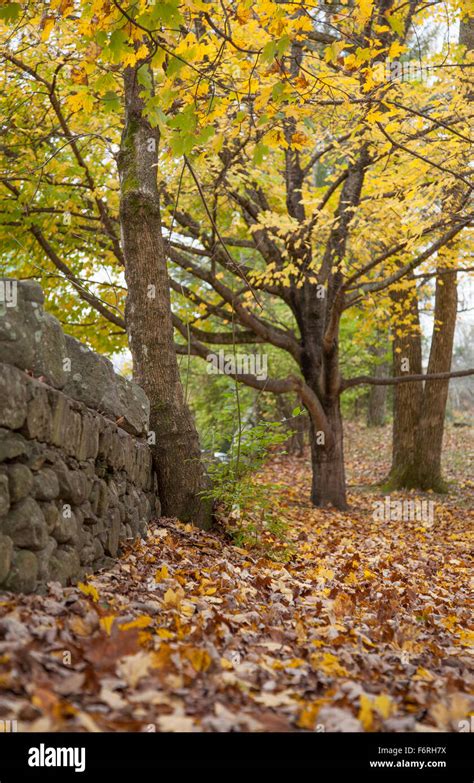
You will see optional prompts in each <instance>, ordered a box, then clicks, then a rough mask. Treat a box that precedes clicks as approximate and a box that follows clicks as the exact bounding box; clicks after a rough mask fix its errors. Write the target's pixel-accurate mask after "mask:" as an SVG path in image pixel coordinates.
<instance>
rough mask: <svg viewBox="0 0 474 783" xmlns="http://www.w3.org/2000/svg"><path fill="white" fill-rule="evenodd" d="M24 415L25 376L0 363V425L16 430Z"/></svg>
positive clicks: (14, 368)
mask: <svg viewBox="0 0 474 783" xmlns="http://www.w3.org/2000/svg"><path fill="white" fill-rule="evenodd" d="M0 321H1V319H0ZM0 342H1V341H0ZM25 417H26V376H25V374H24V373H23V372H21V371H20V370H18V369H17V368H16V367H12V366H11V365H9V364H0V427H8V428H9V429H11V430H17V429H19V428H20V427H21V426H22V424H23V422H24V421H25Z"/></svg>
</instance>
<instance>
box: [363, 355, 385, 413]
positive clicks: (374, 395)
mask: <svg viewBox="0 0 474 783" xmlns="http://www.w3.org/2000/svg"><path fill="white" fill-rule="evenodd" d="M372 353H373V355H374V358H375V359H376V361H375V364H374V367H373V372H372V375H373V377H374V378H383V377H384V376H386V375H388V365H387V362H385V361H383V357H384V356H385V353H386V347H385V345H383V344H382V345H377V346H374V348H373V350H372ZM387 392H388V387H387V386H375V385H374V386H371V387H370V389H369V398H368V401H367V426H368V427H383V425H384V424H385V417H386V412H387Z"/></svg>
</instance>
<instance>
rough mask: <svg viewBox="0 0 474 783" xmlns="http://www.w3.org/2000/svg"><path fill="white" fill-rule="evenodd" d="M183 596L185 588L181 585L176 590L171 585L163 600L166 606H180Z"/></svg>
mask: <svg viewBox="0 0 474 783" xmlns="http://www.w3.org/2000/svg"><path fill="white" fill-rule="evenodd" d="M183 598H184V590H183V589H182V588H181V587H179V588H178V589H177V591H176V592H175V591H174V590H173V589H172V588H171V587H170V588H168V590H167V591H166V593H165V594H164V596H163V602H164V604H165V606H175V607H178V606H179V605H180V603H181V601H182V600H183Z"/></svg>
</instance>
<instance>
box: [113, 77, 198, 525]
mask: <svg viewBox="0 0 474 783" xmlns="http://www.w3.org/2000/svg"><path fill="white" fill-rule="evenodd" d="M124 83H125V101H126V122H125V128H124V130H123V134H122V141H121V148H120V154H119V159H118V168H119V174H120V223H121V231H122V243H123V251H124V256H125V277H126V281H127V289H128V295H127V304H126V322H127V333H128V336H129V341H130V349H131V352H132V356H133V366H134V377H135V379H136V381H137V382H138V383H139V384H140V385H141V386H142V387H143V389H144V390H145V392H146V394H147V395H148V397H149V399H150V406H151V411H150V426H151V432H152V433H153V434H154V436H155V438H156V445H154V447H153V451H154V460H155V468H156V472H157V476H158V485H159V487H158V489H159V494H160V500H161V506H162V513H163V515H164V516H170V517H178V518H179V519H181V520H185V521H191V522H193V523H195V524H198V525H200V526H206V525H207V524H208V523H209V522H210V513H209V507H208V506H209V504H208V503H207V502H203V501H202V499H201V498H200V497H199V492H200V491H201V490H203V489H204V488H205V486H206V478H205V473H204V471H203V468H202V463H201V453H200V448H199V439H198V435H197V432H196V428H195V425H194V421H193V418H192V416H191V413H190V411H189V409H188V407H187V406H186V404H185V402H184V396H183V389H182V386H181V382H180V377H179V371H178V363H177V359H176V354H175V350H174V340H173V325H172V321H171V304H170V291H169V281H168V272H167V265H166V252H165V245H164V242H163V238H162V232H161V219H160V206H159V195H158V188H157V170H156V165H157V160H158V155H157V150H158V142H159V136H158V131H157V129H155V128H152V127H151V126H150V125H149V123H148V122H147V120H146V119H145V118H144V116H143V111H142V110H143V103H142V100H141V99H140V98H139V96H138V93H139V90H140V89H141V88H140V87H139V85H138V83H137V71H136V69H132V68H129V69H127V70H126V71H125V74H124Z"/></svg>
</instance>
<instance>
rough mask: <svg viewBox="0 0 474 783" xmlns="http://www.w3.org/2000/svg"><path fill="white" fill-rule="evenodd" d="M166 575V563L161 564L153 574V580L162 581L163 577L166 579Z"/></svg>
mask: <svg viewBox="0 0 474 783" xmlns="http://www.w3.org/2000/svg"><path fill="white" fill-rule="evenodd" d="M168 577H169V571H168V566H166V565H164V566H161V568H160V569H159V570H158V571H157V572H156V574H155V582H162V581H163V579H168Z"/></svg>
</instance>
